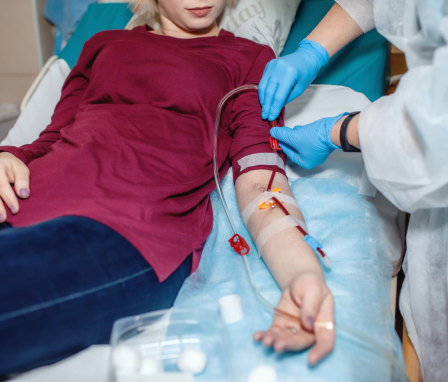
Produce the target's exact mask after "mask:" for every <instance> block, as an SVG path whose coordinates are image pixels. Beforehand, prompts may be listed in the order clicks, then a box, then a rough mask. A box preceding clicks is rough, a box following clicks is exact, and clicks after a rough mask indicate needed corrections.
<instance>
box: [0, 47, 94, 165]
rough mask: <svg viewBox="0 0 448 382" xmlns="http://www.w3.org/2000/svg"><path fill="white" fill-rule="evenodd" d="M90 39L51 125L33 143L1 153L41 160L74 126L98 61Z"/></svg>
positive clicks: (60, 100)
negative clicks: (94, 62) (91, 70)
mask: <svg viewBox="0 0 448 382" xmlns="http://www.w3.org/2000/svg"><path fill="white" fill-rule="evenodd" d="M94 56H95V55H94V54H93V47H92V44H91V42H90V40H89V41H88V42H87V43H86V44H85V46H84V48H83V51H82V53H81V55H80V58H79V60H78V63H77V64H76V66H75V67H74V68H73V69H72V71H71V72H70V74H69V75H68V77H67V79H66V80H65V82H64V85H63V87H62V92H61V98H60V99H59V102H58V103H57V105H56V108H55V110H54V113H53V116H52V118H51V122H50V124H49V125H48V126H47V127H46V129H45V130H44V131H42V132H41V133H40V135H39V138H38V139H36V140H35V141H34V142H33V143H30V144H26V145H23V146H20V147H15V146H0V151H7V152H9V153H11V154H13V155H14V156H16V157H17V158H19V159H20V160H21V161H23V162H24V163H25V164H28V163H30V162H31V161H32V160H34V159H36V158H39V157H41V156H43V155H45V154H47V153H48V152H49V151H51V147H52V145H53V144H54V143H55V142H57V141H58V140H59V139H60V138H61V135H60V131H61V129H62V128H64V127H66V126H69V125H71V124H73V122H74V121H75V117H76V113H77V111H78V107H79V104H80V102H81V100H82V98H83V95H84V93H85V90H86V89H87V86H88V84H89V74H90V67H91V65H92V62H93V58H94Z"/></svg>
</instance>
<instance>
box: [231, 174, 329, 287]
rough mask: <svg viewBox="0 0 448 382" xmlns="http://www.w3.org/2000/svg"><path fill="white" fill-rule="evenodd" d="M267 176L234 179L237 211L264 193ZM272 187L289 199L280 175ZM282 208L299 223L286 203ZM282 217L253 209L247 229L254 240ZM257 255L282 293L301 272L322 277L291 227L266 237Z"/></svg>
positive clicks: (296, 213)
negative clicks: (313, 273) (314, 273)
mask: <svg viewBox="0 0 448 382" xmlns="http://www.w3.org/2000/svg"><path fill="white" fill-rule="evenodd" d="M270 175H271V171H267V170H256V171H251V172H248V173H245V174H243V175H241V176H240V177H239V178H238V179H237V181H236V185H235V186H236V195H237V199H238V205H239V207H240V211H243V210H244V208H245V207H246V206H247V205H248V204H249V203H250V202H251V201H252V200H254V199H255V198H256V197H257V196H261V194H262V193H263V192H264V191H265V190H266V186H267V184H268V181H269V178H270ZM273 187H280V188H281V190H282V191H281V192H282V193H284V194H287V195H289V196H292V193H291V190H290V188H289V184H288V181H287V179H286V177H285V176H283V175H281V174H276V177H275V180H274V186H273ZM285 206H286V208H287V209H288V212H289V213H290V214H291V215H292V216H294V217H297V218H299V219H301V220H303V217H302V214H301V213H300V211H299V210H298V209H297V208H296V207H294V206H291V205H288V204H287V203H286V204H285ZM284 216H285V214H284V213H283V212H282V211H281V210H280V208H278V207H276V208H269V209H263V210H259V209H257V210H255V211H254V212H253V213H252V214H251V216H250V218H249V219H248V221H247V227H248V229H249V231H250V233H251V235H252V237H253V238H254V240H255V239H257V238H258V237H259V235H260V233H261V232H262V230H263V229H264V228H265V227H267V226H268V225H269V224H271V223H273V222H275V221H277V220H279V219H281V218H282V217H284ZM261 255H262V256H263V259H264V261H265V262H266V264H267V266H268V267H269V269H270V271H271V273H272V275H273V276H274V278H275V279H276V281H277V283H278V284H279V286H280V287H281V288H282V289H283V288H285V287H286V286H288V285H289V284H290V282H291V280H292V279H293V278H294V277H296V276H297V275H298V274H300V273H302V272H316V273H322V269H321V267H320V264H319V261H318V260H317V258H316V256H315V254H314V252H313V250H312V249H311V248H310V247H309V246H308V244H306V243H305V242H304V241H303V235H302V234H301V233H300V232H299V231H298V230H297V229H296V228H295V227H289V228H286V229H284V230H282V231H280V232H278V233H277V234H274V235H272V236H271V237H269V239H268V240H267V241H266V243H265V244H264V245H263V247H262V249H261Z"/></svg>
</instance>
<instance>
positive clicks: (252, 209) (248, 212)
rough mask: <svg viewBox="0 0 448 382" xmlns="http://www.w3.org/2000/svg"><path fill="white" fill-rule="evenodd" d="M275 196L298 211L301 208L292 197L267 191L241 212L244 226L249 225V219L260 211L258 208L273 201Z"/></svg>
mask: <svg viewBox="0 0 448 382" xmlns="http://www.w3.org/2000/svg"><path fill="white" fill-rule="evenodd" d="M273 196H275V197H276V198H277V199H278V200H280V201H281V202H283V203H287V204H289V205H292V206H294V207H296V208H297V209H298V208H299V206H298V205H297V201H296V200H295V199H294V198H293V197H292V196H289V195H286V194H282V193H279V192H271V191H265V192H263V193H262V194H260V195H257V196H256V197H255V198H253V199H252V200H251V201H250V202H249V204H248V205H247V206H246V208H244V210H243V211H242V212H241V217H242V218H243V221H244V224H247V222H248V220H249V218H250V217H251V215H252V214H253V213H254V212H255V211H258V206H259V205H260V204H262V203H265V202H267V201H269V200H271V199H272V197H273Z"/></svg>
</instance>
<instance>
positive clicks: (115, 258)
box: [0, 216, 191, 375]
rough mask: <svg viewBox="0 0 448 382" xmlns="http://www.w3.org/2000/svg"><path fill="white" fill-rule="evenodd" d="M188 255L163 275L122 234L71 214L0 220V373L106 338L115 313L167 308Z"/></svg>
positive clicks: (51, 359) (188, 265)
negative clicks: (29, 222) (26, 222)
mask: <svg viewBox="0 0 448 382" xmlns="http://www.w3.org/2000/svg"><path fill="white" fill-rule="evenodd" d="M190 270H191V256H189V257H188V259H187V260H185V262H184V263H183V264H182V265H181V266H180V267H179V268H178V269H177V270H176V272H175V273H174V274H172V275H171V276H170V277H169V278H168V279H167V280H166V281H164V282H162V283H159V282H158V281H157V278H156V275H155V273H154V271H153V269H152V268H151V267H150V266H149V265H148V263H147V262H146V261H145V260H144V259H143V257H142V256H141V255H140V254H139V252H138V251H137V250H136V249H135V248H134V247H133V246H132V245H131V244H130V243H129V242H128V241H127V240H126V239H124V238H123V237H122V236H120V235H119V234H117V233H116V232H115V231H113V230H111V229H110V228H108V227H106V226H105V225H103V224H101V223H98V222H95V221H93V220H90V219H87V218H82V217H76V216H68V217H61V218H57V219H53V220H50V221H47V222H43V223H40V224H36V225H33V226H29V227H24V228H12V227H10V226H9V225H8V224H0V375H6V374H9V373H12V372H19V371H24V370H27V369H31V368H34V367H37V366H40V365H44V364H48V363H52V362H55V361H58V360H60V359H62V358H65V357H67V356H69V355H72V354H74V353H76V352H78V351H80V350H82V349H84V348H86V347H88V346H89V345H92V344H101V343H108V342H109V336H110V332H111V328H112V324H113V322H114V321H115V320H117V319H118V318H120V317H124V316H128V315H134V314H140V313H144V312H148V311H151V310H156V309H163V308H168V307H170V306H171V305H172V304H173V301H174V299H175V297H176V295H177V293H178V291H179V289H180V287H181V285H182V283H183V281H184V280H185V278H186V277H187V276H188V275H189V274H190Z"/></svg>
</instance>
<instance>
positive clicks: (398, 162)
mask: <svg viewBox="0 0 448 382" xmlns="http://www.w3.org/2000/svg"><path fill="white" fill-rule="evenodd" d="M337 2H338V3H339V4H340V5H341V6H342V7H343V8H344V9H345V10H346V11H347V12H348V13H349V14H350V15H351V16H352V17H353V18H354V19H355V20H358V19H359V20H360V22H359V24H362V25H363V26H365V25H368V22H367V21H366V13H365V10H366V9H368V8H369V5H370V7H371V8H370V12H371V13H372V14H373V13H374V20H375V25H376V28H377V29H378V31H379V32H380V33H381V34H382V35H384V36H385V37H386V38H387V39H388V40H389V41H390V42H392V43H393V44H395V45H396V46H397V47H398V48H399V49H401V50H402V51H403V52H404V53H405V56H406V62H407V65H408V68H409V70H408V72H407V73H406V74H405V75H404V76H403V78H402V79H401V81H400V84H399V86H398V88H397V90H396V92H395V93H394V94H392V95H390V96H386V97H382V98H380V99H379V100H377V101H375V102H373V103H372V104H371V105H369V106H368V107H367V108H366V109H364V110H362V113H361V115H360V121H359V138H360V144H361V150H362V155H363V158H364V161H365V165H366V169H367V173H368V175H369V178H370V180H371V181H372V183H373V184H374V185H375V186H376V187H377V188H378V189H379V190H380V191H381V192H382V193H383V194H384V195H385V196H386V197H387V198H388V199H389V200H390V201H392V202H393V203H394V204H395V205H396V206H397V207H398V208H400V209H402V210H404V211H407V212H410V213H411V219H410V222H409V227H408V232H407V252H406V258H405V261H404V264H403V269H404V271H405V274H406V277H405V281H404V284H403V287H402V291H401V295H400V310H401V313H402V315H403V317H404V320H405V323H406V326H407V328H408V332H409V336H410V338H411V340H412V342H413V344H414V346H415V349H416V351H417V354H418V356H419V359H420V363H421V365H422V369H423V370H422V372H423V378H424V380H425V381H429V382H438V381H444V382H445V381H448V363H447V359H448V271H447V270H448V268H447V265H448V264H447V258H448V45H447V44H448V0H394V1H390V0H374V1H373V2H370V1H369V0H339V1H337ZM353 3H356V7H354V6H350V4H353ZM360 3H362V4H363V5H364V7H363V8H362V9H363V14H362V17H361V16H360V15H359V14H357V13H358V12H359V9H361V5H360ZM372 5H373V9H372ZM372 11H374V12H372Z"/></svg>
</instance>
